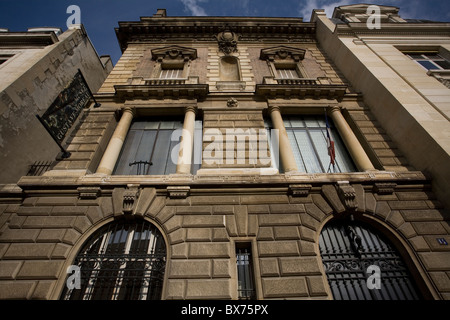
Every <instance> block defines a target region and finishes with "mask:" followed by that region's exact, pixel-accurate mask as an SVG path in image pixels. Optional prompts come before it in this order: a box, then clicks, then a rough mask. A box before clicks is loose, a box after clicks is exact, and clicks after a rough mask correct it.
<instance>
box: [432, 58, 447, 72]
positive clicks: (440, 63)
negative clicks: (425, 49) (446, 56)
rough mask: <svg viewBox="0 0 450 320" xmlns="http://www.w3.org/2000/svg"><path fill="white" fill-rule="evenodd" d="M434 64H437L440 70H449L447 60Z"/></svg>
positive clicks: (437, 61)
mask: <svg viewBox="0 0 450 320" xmlns="http://www.w3.org/2000/svg"><path fill="white" fill-rule="evenodd" d="M434 63H436V64H438V65H439V66H440V67H441V68H442V69H446V70H447V69H450V62H448V61H447V60H436V61H434Z"/></svg>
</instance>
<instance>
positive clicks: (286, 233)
mask: <svg viewBox="0 0 450 320" xmlns="http://www.w3.org/2000/svg"><path fill="white" fill-rule="evenodd" d="M273 229H274V235H275V239H276V240H298V239H300V233H299V232H298V227H296V226H277V227H274V228H273Z"/></svg>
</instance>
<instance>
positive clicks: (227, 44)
mask: <svg viewBox="0 0 450 320" xmlns="http://www.w3.org/2000/svg"><path fill="white" fill-rule="evenodd" d="M216 38H217V41H218V42H219V51H220V52H223V53H225V54H226V55H229V54H231V53H233V52H237V51H238V50H237V42H238V36H237V35H236V34H235V33H234V32H232V31H230V30H225V31H223V32H221V33H219V34H218V35H217V36H216Z"/></svg>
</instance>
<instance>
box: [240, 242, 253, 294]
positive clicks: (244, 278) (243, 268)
mask: <svg viewBox="0 0 450 320" xmlns="http://www.w3.org/2000/svg"><path fill="white" fill-rule="evenodd" d="M252 259H253V258H252V249H251V245H250V243H238V244H236V263H237V276H238V297H239V299H241V300H251V299H256V291H255V285H254V282H255V281H254V277H253V261H252Z"/></svg>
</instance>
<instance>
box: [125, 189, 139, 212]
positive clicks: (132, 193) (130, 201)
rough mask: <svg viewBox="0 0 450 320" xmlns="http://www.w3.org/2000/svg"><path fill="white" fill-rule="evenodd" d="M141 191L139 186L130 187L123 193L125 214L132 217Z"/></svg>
mask: <svg viewBox="0 0 450 320" xmlns="http://www.w3.org/2000/svg"><path fill="white" fill-rule="evenodd" d="M139 194H140V190H139V186H137V185H128V186H127V189H125V191H124V193H123V214H124V215H131V214H133V212H134V208H135V206H136V203H137V199H138V198H139Z"/></svg>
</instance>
